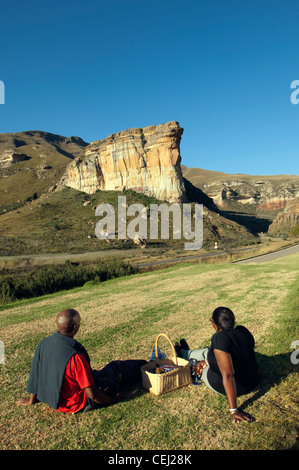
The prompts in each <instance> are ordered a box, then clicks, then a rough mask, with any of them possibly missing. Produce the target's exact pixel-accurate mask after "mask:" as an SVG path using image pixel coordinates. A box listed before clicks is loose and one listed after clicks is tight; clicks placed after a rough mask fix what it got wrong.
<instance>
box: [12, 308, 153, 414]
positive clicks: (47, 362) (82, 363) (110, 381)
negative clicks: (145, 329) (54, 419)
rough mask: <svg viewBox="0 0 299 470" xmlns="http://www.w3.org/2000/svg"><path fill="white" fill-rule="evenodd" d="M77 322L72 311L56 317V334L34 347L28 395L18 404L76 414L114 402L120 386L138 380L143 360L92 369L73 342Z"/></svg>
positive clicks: (117, 396) (117, 398) (74, 341)
mask: <svg viewBox="0 0 299 470" xmlns="http://www.w3.org/2000/svg"><path fill="white" fill-rule="evenodd" d="M80 321H81V318H80V315H79V313H78V312H77V311H76V310H74V309H68V310H63V311H62V312H60V313H59V314H58V315H57V318H56V324H57V328H58V331H56V332H55V333H54V334H52V335H51V336H49V337H47V338H45V339H44V340H43V341H41V342H40V343H39V344H38V346H37V349H36V351H35V354H34V358H33V361H32V366H31V370H30V375H29V380H28V384H27V392H28V393H29V394H30V395H29V397H27V398H21V399H20V400H18V401H17V404H18V405H34V404H35V403H37V402H43V403H46V404H47V405H49V406H50V407H51V408H54V409H55V410H57V411H60V412H65V413H78V412H79V411H88V410H90V409H93V408H96V407H98V406H101V405H102V406H103V405H110V404H112V403H115V402H116V401H118V400H119V398H120V393H119V389H120V386H121V385H124V384H129V383H132V384H133V383H136V382H139V381H141V372H140V367H141V366H142V365H144V364H146V361H143V360H128V361H113V362H110V363H109V364H108V365H107V366H105V367H104V368H103V369H102V370H99V371H96V370H92V369H91V367H90V359H89V356H88V353H87V351H86V349H85V348H84V347H83V346H82V345H81V344H80V343H79V342H78V341H76V340H75V339H74V336H75V335H76V333H77V332H78V330H79V328H80Z"/></svg>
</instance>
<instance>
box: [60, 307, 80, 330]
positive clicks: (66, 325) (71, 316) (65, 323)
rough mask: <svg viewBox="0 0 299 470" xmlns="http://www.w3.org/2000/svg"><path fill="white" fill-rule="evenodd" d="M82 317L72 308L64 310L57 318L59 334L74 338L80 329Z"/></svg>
mask: <svg viewBox="0 0 299 470" xmlns="http://www.w3.org/2000/svg"><path fill="white" fill-rule="evenodd" d="M80 320H81V318H80V315H79V312H77V310H74V309H72V308H70V309H67V310H62V312H60V313H58V315H57V317H56V324H57V328H58V330H59V332H60V333H61V334H63V335H68V336H74V335H75V334H76V333H77V331H78V330H79V327H80Z"/></svg>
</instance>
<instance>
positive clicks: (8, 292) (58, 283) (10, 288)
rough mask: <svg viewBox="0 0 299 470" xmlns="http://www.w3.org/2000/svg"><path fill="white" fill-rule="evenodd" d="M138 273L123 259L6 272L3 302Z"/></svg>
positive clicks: (1, 281) (0, 277)
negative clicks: (11, 272)
mask: <svg viewBox="0 0 299 470" xmlns="http://www.w3.org/2000/svg"><path fill="white" fill-rule="evenodd" d="M136 272H137V268H136V267H133V266H131V265H130V264H128V263H125V262H124V261H122V260H111V261H108V262H105V261H102V262H99V263H97V264H96V265H95V264H93V265H91V264H90V265H88V264H87V265H79V264H78V263H71V262H69V261H67V262H66V263H65V264H64V265H56V266H54V265H48V266H43V267H41V268H31V270H28V271H27V272H25V271H21V272H18V271H16V272H14V273H13V274H9V272H8V271H7V270H5V269H3V270H2V272H1V273H0V303H1V304H7V303H10V302H13V301H15V300H20V299H28V298H32V297H40V296H42V295H46V294H53V293H54V292H58V291H62V290H67V289H72V288H74V287H80V286H83V285H84V284H85V283H86V282H92V281H93V282H97V283H99V282H102V281H106V280H108V279H113V278H116V277H120V276H126V275H129V274H134V273H136Z"/></svg>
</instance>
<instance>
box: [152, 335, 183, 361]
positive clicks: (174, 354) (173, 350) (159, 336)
mask: <svg viewBox="0 0 299 470" xmlns="http://www.w3.org/2000/svg"><path fill="white" fill-rule="evenodd" d="M161 336H164V338H166V339H167V340H168V341H169V343H170V346H171V349H172V353H173V356H174V358H175V363H176V365H178V358H177V355H176V352H175V349H174V346H173V344H172V342H171V341H170V339H169V338H168V336H167V335H165V334H164V333H160V334H159V335H158V336H157V338H156V355H157V354H158V341H159V338H161ZM156 357H158V356H156Z"/></svg>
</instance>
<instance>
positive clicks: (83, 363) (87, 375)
mask: <svg viewBox="0 0 299 470" xmlns="http://www.w3.org/2000/svg"><path fill="white" fill-rule="evenodd" d="M69 368H70V370H71V373H72V376H73V378H74V379H75V380H76V381H77V382H78V384H79V387H80V388H81V389H82V390H84V389H85V388H87V387H90V386H91V385H92V384H93V383H94V379H93V377H92V373H91V370H90V366H89V364H88V361H87V359H86V357H84V356H82V355H81V354H75V355H74V356H73V357H72V358H71V359H70V361H69Z"/></svg>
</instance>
